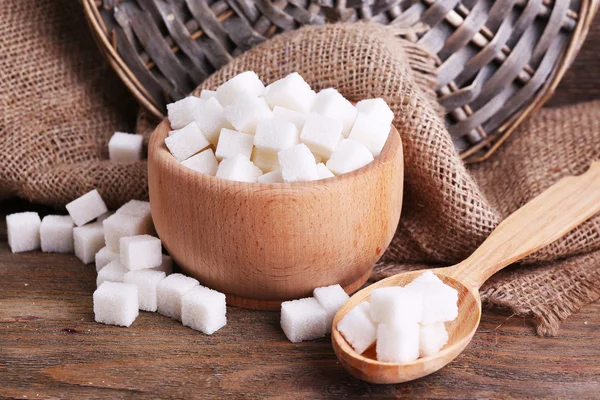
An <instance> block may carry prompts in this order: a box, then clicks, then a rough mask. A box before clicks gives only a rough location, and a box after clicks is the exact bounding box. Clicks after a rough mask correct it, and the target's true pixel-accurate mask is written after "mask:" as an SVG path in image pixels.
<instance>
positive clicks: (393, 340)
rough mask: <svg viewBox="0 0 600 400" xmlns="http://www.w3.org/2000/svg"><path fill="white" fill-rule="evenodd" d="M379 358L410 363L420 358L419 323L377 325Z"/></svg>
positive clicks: (380, 359)
mask: <svg viewBox="0 0 600 400" xmlns="http://www.w3.org/2000/svg"><path fill="white" fill-rule="evenodd" d="M376 351H377V360H378V361H382V362H390V363H401V364H403V363H408V362H411V361H414V360H416V359H417V358H419V324H418V323H416V322H415V323H413V324H405V325H399V326H396V325H391V324H379V325H377V344H376Z"/></svg>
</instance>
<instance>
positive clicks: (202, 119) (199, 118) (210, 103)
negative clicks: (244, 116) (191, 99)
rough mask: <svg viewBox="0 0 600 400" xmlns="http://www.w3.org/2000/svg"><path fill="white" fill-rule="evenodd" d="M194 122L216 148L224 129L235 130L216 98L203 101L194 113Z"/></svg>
mask: <svg viewBox="0 0 600 400" xmlns="http://www.w3.org/2000/svg"><path fill="white" fill-rule="evenodd" d="M194 121H195V122H196V125H198V127H199V128H200V131H202V134H203V135H204V136H205V137H206V138H207V139H208V141H209V142H210V143H211V144H212V145H213V146H216V145H217V142H218V141H219V134H220V133H221V129H223V128H233V126H232V125H231V124H230V123H229V121H228V120H227V118H225V109H224V108H223V106H222V105H221V103H219V101H218V100H217V99H216V98H212V99H207V100H203V101H202V103H200V107H198V108H196V111H195V112H194Z"/></svg>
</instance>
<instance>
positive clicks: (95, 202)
mask: <svg viewBox="0 0 600 400" xmlns="http://www.w3.org/2000/svg"><path fill="white" fill-rule="evenodd" d="M66 208H67V211H68V212H69V215H70V216H71V218H73V222H75V225H77V226H81V225H85V224H87V223H88V222H90V221H91V220H93V219H94V218H98V217H99V216H101V215H102V214H104V213H105V212H107V211H108V208H106V204H104V200H102V196H100V193H98V191H97V190H96V189H94V190H92V191H89V192H87V193H86V194H84V195H83V196H81V197H79V198H77V199H75V200H73V201H72V202H70V203H69V204H67V205H66Z"/></svg>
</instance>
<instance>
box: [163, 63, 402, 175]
mask: <svg viewBox="0 0 600 400" xmlns="http://www.w3.org/2000/svg"><path fill="white" fill-rule="evenodd" d="M167 110H168V117H169V122H170V124H171V129H173V130H172V131H170V132H169V136H168V137H167V138H166V139H165V144H166V146H167V148H168V149H169V151H170V152H171V154H172V155H173V156H174V157H175V158H176V159H177V161H179V162H181V163H182V164H183V165H184V166H186V167H188V168H191V169H193V170H195V171H198V172H200V173H202V174H206V175H212V176H217V177H219V178H223V179H228V180H234V181H241V182H260V183H282V182H297V181H314V180H319V179H326V178H331V177H333V176H336V175H341V174H345V173H348V172H351V171H354V170H356V169H358V168H361V167H363V166H365V165H366V164H368V163H370V162H371V161H373V159H374V157H377V156H378V155H379V154H380V153H381V150H382V149H383V146H384V145H385V142H386V141H387V138H388V135H389V132H390V129H391V123H392V120H393V118H394V113H393V112H392V110H390V108H389V107H388V105H387V104H386V102H385V101H384V100H382V99H368V100H362V101H359V102H358V103H357V104H356V106H354V105H353V104H352V103H351V102H350V101H348V100H347V99H345V98H344V96H342V95H341V94H340V93H339V92H338V91H337V90H335V89H332V88H330V89H325V90H321V91H320V92H319V93H315V91H313V90H312V89H311V88H310V86H309V84H308V83H306V82H305V81H304V79H303V78H302V77H301V76H300V75H299V74H298V73H292V74H290V75H288V76H286V77H285V78H283V79H280V80H278V81H276V82H273V83H271V84H270V85H268V86H267V87H265V86H264V85H263V83H262V82H261V80H260V78H259V77H258V76H257V75H256V74H255V73H254V72H252V71H246V72H243V73H241V74H239V75H237V76H235V77H233V78H232V79H230V80H229V81H227V82H225V83H224V84H222V85H221V86H219V87H218V88H217V90H216V91H210V90H202V91H201V93H200V97H194V96H190V97H186V98H184V99H182V100H179V101H177V102H175V103H172V104H169V105H167Z"/></svg>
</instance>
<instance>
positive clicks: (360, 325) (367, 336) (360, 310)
mask: <svg viewBox="0 0 600 400" xmlns="http://www.w3.org/2000/svg"><path fill="white" fill-rule="evenodd" d="M337 329H338V331H340V333H341V334H342V336H344V339H346V341H347V342H348V343H349V344H350V346H352V348H353V349H354V351H356V352H357V353H358V354H362V353H364V352H365V350H367V349H368V348H369V347H371V345H372V344H373V343H374V342H375V339H376V338H377V325H375V323H374V322H373V321H372V320H371V313H370V305H369V302H367V301H363V302H362V303H360V304H359V305H357V306H355V307H354V308H352V309H351V310H350V311H349V312H348V314H346V315H344V318H342V319H341V320H340V322H338V325H337Z"/></svg>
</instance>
